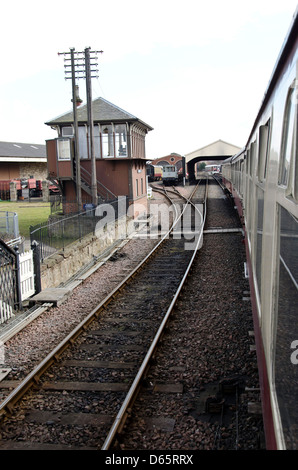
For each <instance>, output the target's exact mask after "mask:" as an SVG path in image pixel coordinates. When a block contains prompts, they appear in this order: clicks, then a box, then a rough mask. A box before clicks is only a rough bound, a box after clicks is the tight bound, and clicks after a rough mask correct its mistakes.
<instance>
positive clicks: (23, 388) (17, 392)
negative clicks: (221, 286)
mask: <svg viewBox="0 0 298 470" xmlns="http://www.w3.org/2000/svg"><path fill="white" fill-rule="evenodd" d="M181 216H182V214H180V215H179V216H176V218H175V221H174V222H173V224H172V226H171V228H170V229H169V232H171V231H172V230H173V229H174V227H175V224H176V223H177V222H178V221H179V219H180V217H181ZM205 216H206V211H205V214H204V216H203V220H204V221H205ZM202 232H203V226H202ZM167 235H168V234H166V235H164V236H163V237H162V239H161V240H160V241H159V243H158V244H157V245H156V246H155V247H154V248H153V250H151V252H150V253H149V254H148V255H147V256H146V257H145V258H144V259H143V260H142V261H141V262H140V263H139V264H138V266H137V267H136V268H135V269H134V270H133V271H132V272H131V273H130V274H128V275H127V276H126V277H125V279H124V280H122V282H120V283H119V285H118V286H116V287H115V288H114V289H113V291H112V292H110V293H109V294H108V296H107V297H106V298H105V299H104V300H103V301H102V302H100V303H99V305H97V306H96V307H95V308H94V309H93V310H92V311H91V312H90V313H89V315H88V316H87V317H86V318H85V319H84V320H83V321H82V322H80V324H79V325H77V326H76V327H75V328H74V329H73V330H72V332H71V333H69V334H68V335H67V337H66V338H64V339H63V340H62V341H61V342H60V343H59V344H58V345H57V346H56V347H55V348H54V349H53V350H52V351H51V352H50V353H49V354H48V355H47V356H46V357H45V358H44V359H43V360H42V361H41V362H40V363H39V364H38V365H37V366H36V367H35V368H34V369H33V370H32V371H31V372H30V373H29V374H28V375H27V376H26V377H25V378H24V379H23V380H22V382H21V383H20V384H18V385H17V387H16V388H15V389H14V390H13V391H12V392H10V394H9V395H8V396H7V397H6V398H5V399H4V400H3V402H2V403H1V404H0V417H4V416H6V414H7V413H10V412H11V411H12V409H13V407H14V405H15V404H16V403H17V402H18V401H19V400H20V399H21V398H22V396H23V395H24V394H25V393H26V392H27V391H28V390H29V389H30V388H31V387H32V386H33V385H34V384H36V383H38V381H39V379H40V377H41V376H42V374H43V373H44V372H45V371H46V370H47V369H48V368H49V367H50V366H51V365H52V364H54V363H56V362H57V361H58V360H59V358H60V356H61V354H62V353H63V352H64V351H65V350H66V349H67V348H68V347H69V346H70V345H71V344H73V341H74V340H75V339H76V338H77V337H78V336H79V335H80V334H81V333H82V332H84V331H85V330H86V327H88V325H89V324H90V323H91V322H92V321H93V320H94V319H96V318H97V317H99V315H100V314H101V312H102V311H103V310H104V309H105V307H106V306H107V305H108V304H109V303H110V302H111V300H112V299H113V298H114V297H115V295H116V294H117V293H118V292H119V291H121V290H122V289H123V287H124V286H125V285H127V284H128V283H129V282H130V280H131V279H133V277H134V276H135V275H136V274H137V272H138V271H140V270H141V269H142V268H143V266H144V265H145V264H146V263H147V262H148V261H149V259H150V258H151V257H152V256H153V254H154V253H155V251H156V250H157V249H158V247H159V246H160V245H161V244H162V243H163V242H164V240H165V239H166V237H167ZM201 238H202V233H201V234H200V237H199V240H198V241H197V247H198V246H199V244H200V241H201ZM197 247H196V250H194V253H193V255H192V258H191V262H190V263H189V265H188V268H187V270H186V272H185V274H184V277H183V280H182V282H181V284H180V286H179V288H178V290H177V292H176V295H175V297H174V299H173V300H172V302H171V305H170V307H169V308H168V310H167V312H166V315H165V317H164V320H163V321H162V324H161V325H160V327H159V330H158V332H157V334H156V337H155V339H154V341H153V342H152V344H151V346H150V349H149V351H148V353H147V354H146V358H145V359H144V361H143V364H142V366H141V369H140V371H139V373H138V374H137V376H136V378H135V380H134V383H133V385H132V387H131V390H130V393H129V395H128V397H127V399H126V400H125V405H123V407H122V408H121V412H122V413H123V414H124V415H125V410H124V406H126V408H127V406H128V405H127V404H128V403H130V402H131V397H132V396H133V391H134V390H135V389H136V388H137V383H138V382H139V381H140V379H141V376H142V374H143V373H144V370H145V369H146V363H148V362H149V360H150V357H151V356H152V353H153V351H154V349H155V347H156V344H157V342H158V339H159V338H160V336H161V334H162V331H163V329H164V325H165V324H166V322H167V319H168V317H169V315H170V312H171V311H172V309H173V306H174V305H175V302H176V300H177V298H178V296H179V294H180V292H181V289H182V287H183V284H184V282H185V279H186V277H187V275H188V273H189V270H190V268H191V264H192V262H193V260H194V258H195V256H196V251H197ZM120 422H121V420H120V419H119V416H117V418H116V420H115V425H114V426H113V429H112V431H111V432H112V436H111V437H109V438H108V440H106V442H105V443H104V448H105V447H106V446H107V445H109V441H110V439H112V440H113V436H114V435H115V433H116V432H117V429H118V428H119V426H120Z"/></svg>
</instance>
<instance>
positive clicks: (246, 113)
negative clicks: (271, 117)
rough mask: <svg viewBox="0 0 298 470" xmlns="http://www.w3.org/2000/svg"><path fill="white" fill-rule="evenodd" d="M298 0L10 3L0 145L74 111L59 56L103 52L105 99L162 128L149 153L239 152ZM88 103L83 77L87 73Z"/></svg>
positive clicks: (42, 130) (99, 91) (4, 30)
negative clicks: (222, 147) (213, 148)
mask: <svg viewBox="0 0 298 470" xmlns="http://www.w3.org/2000/svg"><path fill="white" fill-rule="evenodd" d="M296 6H297V1H296V0H278V1H276V0H249V1H239V0H225V1H222V0H214V1H212V0H209V1H201V0H184V1H181V0H179V1H176V0H158V1H157V0H150V2H141V1H137V0H126V1H123V0H112V1H109V2H107V1H105V2H103V1H101V0H97V1H90V0H85V1H84V2H82V1H77V0H72V1H71V2H65V1H63V0H59V1H57V0H51V2H41V1H40V0H27V1H23V0H22V1H20V0H16V1H14V2H7V3H6V4H5V5H2V14H1V20H2V21H1V30H0V44H1V46H0V49H1V64H2V67H1V75H0V90H1V101H0V140H1V141H11V142H24V143H25V142H26V143H39V144H44V143H45V140H47V139H52V138H55V137H56V133H55V131H53V130H52V129H51V128H49V127H48V126H46V125H45V124H44V123H45V122H46V121H48V120H51V119H53V118H55V117H56V116H58V115H60V114H63V113H65V112H67V111H70V110H71V109H72V103H71V98H72V90H71V81H70V80H65V74H64V61H63V57H62V56H58V52H69V49H70V48H71V47H74V48H75V49H76V50H77V51H83V50H84V49H85V47H91V48H92V50H103V51H104V52H103V54H100V55H99V57H98V58H99V78H98V79H93V80H92V94H93V99H95V98H97V97H99V96H101V97H103V98H105V99H106V100H108V101H110V102H112V103H113V104H115V105H117V106H119V107H120V108H122V109H124V110H125V111H128V112H130V113H131V114H134V115H135V116H137V117H138V118H139V119H141V120H143V121H145V122H146V123H148V124H149V125H150V126H152V127H153V128H154V130H153V131H151V132H150V133H149V134H148V136H147V140H146V152H147V158H148V159H152V158H159V157H162V156H165V155H168V154H170V153H172V152H175V153H179V154H181V155H185V154H186V153H189V152H192V151H193V150H196V149H198V148H201V147H203V146H205V145H208V144H209V143H212V142H214V141H216V140H218V139H222V140H224V141H227V142H229V143H231V144H234V145H237V146H239V147H242V146H243V145H244V144H245V143H246V139H247V137H248V135H249V132H250V130H251V127H252V125H253V122H254V119H255V117H256V114H257V112H258V109H259V107H260V104H261V101H262V98H263V95H264V91H265V89H266V86H267V83H268V81H269V78H270V76H271V72H272V70H273V67H274V65H275V62H276V59H277V56H278V54H279V51H280V49H281V47H282V44H283V41H284V38H285V36H286V34H287V31H288V29H289V26H290V24H291V21H292V18H293V15H294V13H295V10H296ZM78 85H79V87H80V95H81V98H82V99H83V100H84V102H85V101H86V98H85V97H86V92H85V86H86V85H85V81H84V80H79V82H78Z"/></svg>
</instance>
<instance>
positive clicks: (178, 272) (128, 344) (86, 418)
mask: <svg viewBox="0 0 298 470" xmlns="http://www.w3.org/2000/svg"><path fill="white" fill-rule="evenodd" d="M201 188H202V185H201V186H199V187H198V188H196V190H195V192H194V194H193V198H194V201H195V202H198V201H200V204H201V203H202V202H201V201H202V197H203V196H202V190H201ZM198 192H200V194H198ZM203 192H204V193H205V188H204V191H203ZM167 194H168V196H169V191H167ZM181 198H182V196H181V195H180V194H179V193H178V192H177V191H175V204H173V205H174V207H175V211H176V214H175V223H174V225H173V227H171V229H170V230H169V231H168V232H167V233H166V234H164V235H163V236H162V239H161V240H160V242H159V243H158V244H157V246H156V248H155V249H154V250H153V251H152V252H151V253H150V254H149V255H148V256H147V257H146V258H145V259H144V260H143V262H142V263H140V265H139V266H138V267H137V268H136V269H135V270H134V271H133V272H132V273H131V274H130V275H129V276H127V278H126V279H124V281H123V282H121V284H120V285H119V286H118V287H117V288H115V289H114V291H113V292H111V294H110V295H109V296H108V297H107V298H106V299H105V300H104V301H103V302H101V304H100V305H98V307H96V309H94V310H93V311H92V312H91V313H90V314H89V315H88V316H87V318H86V319H85V320H84V321H83V322H81V324H80V325H78V326H77V327H76V328H75V329H74V330H73V332H72V333H71V334H69V335H68V336H67V338H65V339H64V340H63V341H62V342H61V343H60V344H59V345H58V346H57V347H56V348H55V349H54V350H53V351H52V352H51V353H50V354H49V355H48V356H47V357H46V358H45V359H44V360H43V361H42V362H41V363H40V364H39V365H38V366H37V367H36V368H35V369H34V370H33V371H32V372H31V373H30V374H28V376H27V377H26V378H25V379H24V380H23V381H22V382H21V383H19V384H13V383H10V384H9V381H7V382H6V384H5V383H4V382H2V383H1V385H2V386H8V387H9V386H10V387H12V386H14V385H16V386H15V388H14V389H13V391H12V392H11V393H10V394H9V396H8V397H7V398H6V399H5V400H4V401H3V402H2V403H1V405H0V415H1V427H0V433H1V438H2V439H1V441H0V449H1V448H2V449H14V448H17V449H24V448H25V449H26V448H31V449H32V448H33V449H34V448H36V449H45V448H50V449H61V448H66V449H70V448H85V449H86V448H90V449H99V448H102V449H109V448H110V447H111V446H112V445H113V444H114V442H115V440H116V439H117V436H118V435H119V433H120V432H121V430H122V429H123V426H124V424H125V420H126V418H127V416H128V415H129V414H130V411H131V408H132V406H133V403H134V401H135V399H136V396H137V393H138V391H139V389H140V387H141V386H142V384H144V381H145V377H146V373H147V371H148V369H149V366H150V361H152V358H153V357H154V354H155V351H156V348H157V345H158V342H159V340H160V338H161V337H162V335H163V332H164V330H165V327H166V324H167V321H168V318H169V316H170V314H171V311H172V309H173V307H174V305H175V303H176V302H177V299H178V296H179V293H180V291H181V289H182V287H183V284H184V282H185V280H186V278H187V275H188V273H189V270H190V268H191V264H192V262H193V260H194V258H195V255H196V250H197V249H198V247H199V246H200V243H201V237H202V230H203V224H202V223H201V224H200V225H201V227H200V228H201V232H200V233H199V232H198V231H197V227H195V226H194V223H195V222H197V221H198V219H199V220H201V221H202V220H203V216H202V214H200V215H195V212H194V211H195V210H197V208H196V207H195V206H194V205H193V204H192V205H191V209H189V207H190V201H188V203H187V204H185V200H183V203H182V202H181ZM171 200H172V202H173V201H174V200H173V198H171ZM177 200H180V203H179V204H177ZM182 206H183V209H181V207H182ZM185 227H187V231H186V232H187V233H186V236H184V234H183V233H182V232H183V229H185ZM184 231H185V230H184ZM194 232H195V236H194ZM191 235H192V236H191ZM186 239H187V240H186ZM186 242H188V243H189V246H190V247H189V249H185V246H186ZM174 266H175V269H173V267H174ZM74 434H75V439H74ZM74 440H75V442H76V445H75V447H73V442H74Z"/></svg>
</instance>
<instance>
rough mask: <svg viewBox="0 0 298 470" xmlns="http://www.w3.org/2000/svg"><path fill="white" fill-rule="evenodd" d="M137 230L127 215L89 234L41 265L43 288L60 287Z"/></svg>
mask: <svg viewBox="0 0 298 470" xmlns="http://www.w3.org/2000/svg"><path fill="white" fill-rule="evenodd" d="M134 229H135V224H134V221H133V220H132V219H131V218H128V217H127V216H126V215H125V216H124V217H122V218H121V219H119V220H118V221H117V222H116V223H115V224H114V222H112V223H110V224H109V225H107V226H106V227H105V228H104V229H102V230H101V231H100V233H99V232H97V233H96V235H94V234H89V235H87V236H86V237H84V238H83V239H82V240H81V241H77V242H75V243H72V244H71V245H69V246H68V247H66V248H65V249H64V251H59V252H57V253H55V254H54V255H52V256H50V257H49V258H47V259H45V260H44V262H43V263H42V264H41V288H42V290H44V289H46V288H52V287H58V286H59V285H60V284H61V283H63V282H66V281H67V280H68V279H70V278H71V277H72V276H73V275H74V274H76V273H77V272H78V271H79V270H80V269H81V268H82V267H83V266H85V265H86V264H88V263H89V262H91V261H92V259H93V258H94V257H97V256H99V255H100V253H102V252H104V251H105V250H106V249H107V248H109V247H110V246H112V245H113V243H114V242H116V241H117V240H121V239H125V238H127V236H129V235H130V234H131V233H132V232H133V231H134Z"/></svg>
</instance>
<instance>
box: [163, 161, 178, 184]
mask: <svg viewBox="0 0 298 470" xmlns="http://www.w3.org/2000/svg"><path fill="white" fill-rule="evenodd" d="M182 181H183V171H182V168H181V169H180V170H178V169H177V167H176V166H175V165H164V166H163V177H162V182H163V184H164V185H165V186H166V185H173V186H175V185H177V184H180V183H182Z"/></svg>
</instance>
